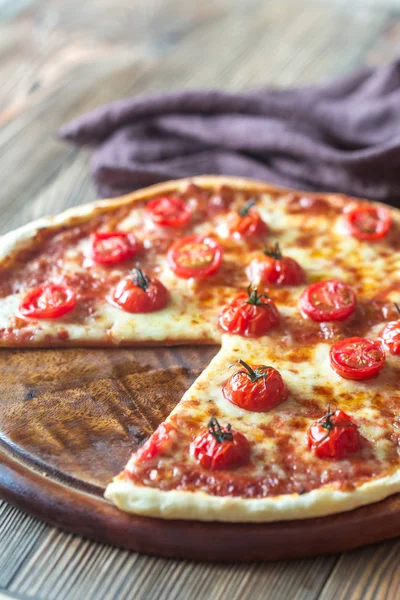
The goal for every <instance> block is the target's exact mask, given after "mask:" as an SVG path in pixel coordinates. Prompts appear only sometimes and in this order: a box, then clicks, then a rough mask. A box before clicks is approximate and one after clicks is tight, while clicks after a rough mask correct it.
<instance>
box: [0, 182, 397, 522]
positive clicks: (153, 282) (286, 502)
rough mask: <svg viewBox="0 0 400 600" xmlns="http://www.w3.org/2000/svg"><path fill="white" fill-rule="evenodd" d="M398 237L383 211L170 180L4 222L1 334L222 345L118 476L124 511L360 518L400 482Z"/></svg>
mask: <svg viewBox="0 0 400 600" xmlns="http://www.w3.org/2000/svg"><path fill="white" fill-rule="evenodd" d="M399 248H400V213H399V211H397V210H396V209H393V208H390V207H387V206H384V205H382V204H379V203H370V202H368V201H367V200H361V199H356V198H350V197H347V196H344V195H341V194H340V195H339V194H310V193H304V192H296V191H293V190H285V189H280V188H276V187H273V186H270V185H268V184H265V183H258V182H255V181H251V180H244V179H239V178H228V177H197V178H194V179H191V180H180V181H175V182H168V183H165V184H161V185H156V186H152V187H150V188H147V189H146V190H142V191H139V192H135V193H133V194H130V195H128V196H124V197H122V198H118V199H115V200H103V201H100V202H96V203H92V204H90V205H87V206H82V207H77V208H73V209H70V210H69V211H67V212H65V213H63V214H61V215H59V216H56V217H48V218H44V219H41V220H39V221H35V222H33V223H31V224H28V225H26V226H24V227H22V228H20V229H18V230H16V231H13V232H10V233H8V234H6V235H5V236H4V237H3V238H2V239H1V242H0V346H3V347H19V348H29V347H48V348H51V347H54V346H58V347H63V346H85V345H86V346H103V347H113V346H121V345H125V346H137V345H143V346H144V345H167V344H168V345H170V344H188V343H191V344H200V343H202V344H218V345H220V349H219V351H218V352H217V354H216V356H215V358H214V359H213V360H212V362H211V363H210V364H209V366H208V367H207V368H206V369H205V370H204V371H203V373H202V374H201V375H200V377H199V378H198V379H197V380H196V381H195V382H194V384H193V385H192V386H191V388H190V389H189V390H188V391H187V392H186V393H185V394H184V396H183V398H182V399H181V401H180V402H179V403H178V404H177V406H176V407H175V409H174V410H173V411H172V413H171V414H170V415H169V416H168V418H167V419H166V420H165V421H164V422H163V423H161V424H160V425H159V427H158V428H157V429H156V431H155V432H154V433H153V434H152V436H151V437H150V438H149V439H148V440H147V441H146V442H145V443H144V445H143V446H141V447H140V448H139V449H138V450H137V451H136V452H135V453H134V454H133V456H132V457H131V458H130V459H129V461H128V463H127V465H126V467H125V469H124V470H123V471H122V473H120V474H119V475H117V476H116V477H115V478H114V480H113V481H112V482H111V483H110V484H109V485H108V487H107V489H106V492H105V496H106V498H107V499H109V500H110V501H112V502H113V503H114V504H115V505H116V506H117V507H118V508H119V509H121V510H123V511H127V512H131V513H136V514H139V515H147V516H152V517H160V518H166V519H196V520H204V521H232V522H235V521H236V522H250V521H258V522H268V521H281V520H287V519H305V518H311V517H316V516H325V515H329V514H333V513H338V512H342V511H348V510H351V509H353V508H355V507H357V506H361V505H365V504H370V503H373V502H377V501H379V500H381V499H383V498H385V497H387V496H389V495H391V494H394V493H396V492H399V491H400V410H399V407H400V391H399V383H400V315H399V312H400V307H399V306H398V304H396V301H400V298H399V295H400V279H399V276H400V255H399ZM127 458H128V457H127Z"/></svg>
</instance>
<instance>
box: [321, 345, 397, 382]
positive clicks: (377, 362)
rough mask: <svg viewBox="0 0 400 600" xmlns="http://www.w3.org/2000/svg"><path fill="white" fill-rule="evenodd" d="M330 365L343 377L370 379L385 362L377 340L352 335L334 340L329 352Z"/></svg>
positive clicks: (383, 353)
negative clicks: (334, 342)
mask: <svg viewBox="0 0 400 600" xmlns="http://www.w3.org/2000/svg"><path fill="white" fill-rule="evenodd" d="M329 357H330V360H331V367H332V369H333V370H334V371H336V373H338V374H339V375H341V376H342V377H344V378H345V379H356V380H360V379H371V377H376V376H377V375H378V374H379V372H380V371H381V370H382V368H383V365H384V364H385V352H384V350H383V348H382V346H381V344H380V343H379V342H376V341H374V340H368V339H367V338H360V337H352V338H347V339H345V340H340V341H339V342H336V344H334V345H333V346H332V347H331V349H330V353H329Z"/></svg>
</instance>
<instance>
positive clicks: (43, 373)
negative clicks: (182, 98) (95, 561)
mask: <svg viewBox="0 0 400 600" xmlns="http://www.w3.org/2000/svg"><path fill="white" fill-rule="evenodd" d="M217 350H218V349H217V348H216V347H197V348H195V347H184V346H182V347H179V348H170V349H169V348H157V349H132V350H126V349H109V350H102V349H97V350H95V349H81V350H77V349H65V350H22V351H21V350H1V351H0V496H1V497H3V498H5V499H6V500H8V501H9V502H11V503H13V504H15V505H16V506H18V507H20V508H21V509H23V510H25V511H26V512H29V513H31V514H32V515H35V516H36V517H38V518H40V519H43V520H44V521H47V522H48V523H50V524H52V525H56V526H58V527H61V528H62V529H66V530H69V531H72V532H74V533H77V534H79V535H83V536H87V537H90V538H93V539H95V540H99V541H101V542H106V543H111V544H115V545H117V546H121V547H124V548H128V549H131V550H137V551H140V552H147V553H154V554H159V555H162V556H173V557H182V558H192V559H201V560H273V559H282V558H291V557H301V556H309V555H314V554H322V553H327V552H337V551H342V550H346V549H349V548H355V547H357V546H360V545H362V544H368V543H371V542H376V541H379V540H384V539H387V538H391V537H395V536H397V535H399V534H400V495H397V496H392V497H391V498H389V499H387V500H385V501H383V502H380V503H378V504H374V505H371V506H368V507H364V508H360V509H357V510H354V511H351V512H347V513H342V514H338V515H335V516H331V517H325V518H319V519H309V520H303V521H286V522H280V523H272V524H230V523H201V522H193V521H167V520H161V519H152V518H144V517H137V516H133V515H127V514H124V513H122V512H120V511H118V510H117V509H116V508H114V506H113V505H111V504H110V503H109V502H107V501H106V500H104V499H103V497H102V494H103V490H104V487H105V485H106V484H107V483H108V481H109V480H110V479H111V478H112V476H113V475H115V474H116V473H118V472H119V471H120V470H121V468H122V467H123V466H124V465H125V463H126V461H127V459H128V457H129V456H130V453H131V452H132V451H133V450H134V449H135V448H136V447H137V445H138V444H139V443H140V442H142V441H143V440H144V439H146V438H147V437H148V436H149V435H150V434H151V432H152V431H153V430H154V429H155V428H156V426H157V425H158V423H159V422H161V421H162V420H163V419H164V418H165V417H166V416H167V415H168V414H169V413H170V411H171V410H172V408H173V407H174V406H175V404H176V403H177V402H178V401H179V399H180V397H181V396H182V394H183V392H184V391H185V390H186V389H187V388H188V387H189V385H190V384H191V383H192V381H193V380H194V379H195V377H196V376H197V375H198V374H199V373H200V372H201V370H202V369H203V368H204V367H205V366H206V365H207V364H208V363H209V361H210V359H211V358H212V357H213V356H214V354H215V353H216V352H217Z"/></svg>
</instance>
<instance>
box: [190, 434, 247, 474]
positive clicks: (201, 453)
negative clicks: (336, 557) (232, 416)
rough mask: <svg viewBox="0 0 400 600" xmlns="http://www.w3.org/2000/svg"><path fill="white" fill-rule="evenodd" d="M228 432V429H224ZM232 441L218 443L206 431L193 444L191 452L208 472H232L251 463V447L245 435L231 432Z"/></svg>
mask: <svg viewBox="0 0 400 600" xmlns="http://www.w3.org/2000/svg"><path fill="white" fill-rule="evenodd" d="M223 431H224V432H227V429H226V428H223ZM231 433H232V440H225V441H223V442H218V441H217V440H216V439H215V437H214V436H213V435H212V434H211V433H210V432H209V431H208V429H206V430H205V431H203V432H201V433H200V434H199V435H198V436H197V437H196V438H195V439H194V440H193V442H192V443H191V445H190V452H191V454H192V455H193V456H194V457H195V458H196V460H197V462H198V463H199V464H200V465H201V466H202V467H204V468H205V469H207V470H210V471H217V470H232V469H237V468H238V467H241V466H244V465H246V464H248V463H249V461H250V454H251V446H250V442H249V441H248V439H247V438H246V436H245V435H243V434H242V433H240V432H239V431H235V430H231Z"/></svg>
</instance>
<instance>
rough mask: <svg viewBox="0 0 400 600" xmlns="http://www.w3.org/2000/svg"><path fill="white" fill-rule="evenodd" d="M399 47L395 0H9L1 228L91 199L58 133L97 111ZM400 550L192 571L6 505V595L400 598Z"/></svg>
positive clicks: (0, 56)
mask: <svg viewBox="0 0 400 600" xmlns="http://www.w3.org/2000/svg"><path fill="white" fill-rule="evenodd" d="M399 40H400V1H399V0H354V2H352V3H349V2H348V1H347V0H309V1H305V2H299V1H298V0H279V1H275V0H242V1H241V2H232V0H202V2H197V1H196V0H186V2H181V1H180V0H91V1H90V2H86V3H83V2H81V1H78V0H0V76H1V81H2V93H1V94H0V127H1V129H0V156H1V165H2V175H3V177H2V185H1V186H0V231H2V232H4V231H7V230H8V229H10V228H13V227H16V226H18V225H20V224H23V223H25V222H27V221H29V220H31V219H32V218H35V217H38V216H40V215H42V214H47V213H49V212H57V211H59V210H61V209H63V208H65V207H67V206H70V205H73V204H78V203H81V202H86V201H89V200H92V199H94V198H95V192H94V190H93V188H92V186H91V183H90V181H89V178H88V154H87V153H86V152H79V153H77V152H75V151H74V150H72V149H71V148H69V147H67V146H65V145H62V144H60V143H59V142H57V141H56V140H55V138H54V132H55V130H56V129H57V127H58V126H60V125H61V124H62V123H63V122H65V121H68V120H69V119H70V118H72V117H74V116H76V115H78V114H80V113H82V112H84V111H86V110H89V109H90V108H92V107H94V106H96V105H98V104H100V103H103V102H107V101H109V100H112V99H115V98H118V97H121V96H124V95H129V94H135V93H146V92H151V91H155V90H161V89H167V88H170V87H177V86H179V87H191V88H193V87H196V86H199V87H215V86H218V87H222V88H224V89H231V90H235V89H242V88H244V87H249V86H251V87H254V86H259V85H265V84H271V83H272V84H274V85H275V84H278V85H280V84H282V85H291V84H295V83H298V82H302V81H315V80H318V79H320V78H325V77H330V76H332V75H335V74H341V73H346V72H349V71H350V70H351V69H353V68H356V67H357V66H360V65H363V64H382V63H384V62H385V61H386V60H389V59H390V58H392V57H394V56H395V55H396V51H397V50H398V46H399ZM0 418H1V416H0ZM210 544H212V540H210ZM398 550H399V542H397V541H393V542H388V543H385V544H379V545H376V546H372V547H369V548H364V549H361V550H358V551H355V552H350V553H345V554H343V555H341V556H330V557H321V558H317V559H306V560H301V561H290V562H277V563H271V564H264V565H256V564H249V565H209V564H201V563H191V562H185V561H175V560H166V559H159V558H155V557H146V556H141V555H136V554H129V553H127V552H124V551H121V550H118V549H115V548H111V547H106V546H102V545H99V544H95V543H92V542H89V541H87V540H83V539H80V538H77V537H75V536H73V535H68V534H65V533H62V532H59V531H57V530H54V529H52V528H51V527H48V526H45V525H44V524H43V523H40V522H38V521H36V520H35V519H33V518H31V517H28V516H26V515H24V514H23V513H21V512H20V511H18V510H17V509H15V508H13V507H10V506H9V505H7V504H6V503H4V502H3V503H0V597H1V595H2V594H3V595H5V597H7V595H8V594H11V597H17V598H37V599H40V600H42V599H46V600H47V599H48V598H49V599H50V598H55V599H57V600H58V599H60V600H61V599H64V598H65V599H67V598H70V599H73V600H80V599H81V598H85V599H86V598H88V599H89V598H93V599H96V600H97V599H103V598H104V599H114V598H115V599H118V600H119V599H120V598H135V599H136V600H144V599H146V600H153V599H157V600H158V599H163V600H164V599H165V600H166V599H168V600H172V599H173V600H175V599H178V598H179V599H180V598H182V599H185V598H189V597H190V598H193V599H196V600H197V599H203V598H204V599H206V598H207V599H209V598H211V599H214V598H215V599H219V598H226V597H229V598H232V600H234V599H236V598H237V599H239V598H240V599H243V598H251V599H255V600H257V599H258V598H259V599H261V598H262V599H268V598H271V599H276V598H281V597H287V598H296V599H300V598H304V599H307V600H308V599H310V600H312V599H313V598H322V599H324V600H328V599H331V598H335V599H337V598H340V599H344V598H346V599H347V598H351V599H363V598H368V599H371V600H372V599H373V598H379V599H395V598H397V597H398V587H399V577H400V575H399V572H400V569H399V562H400V561H399V558H398V556H399V552H398Z"/></svg>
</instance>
